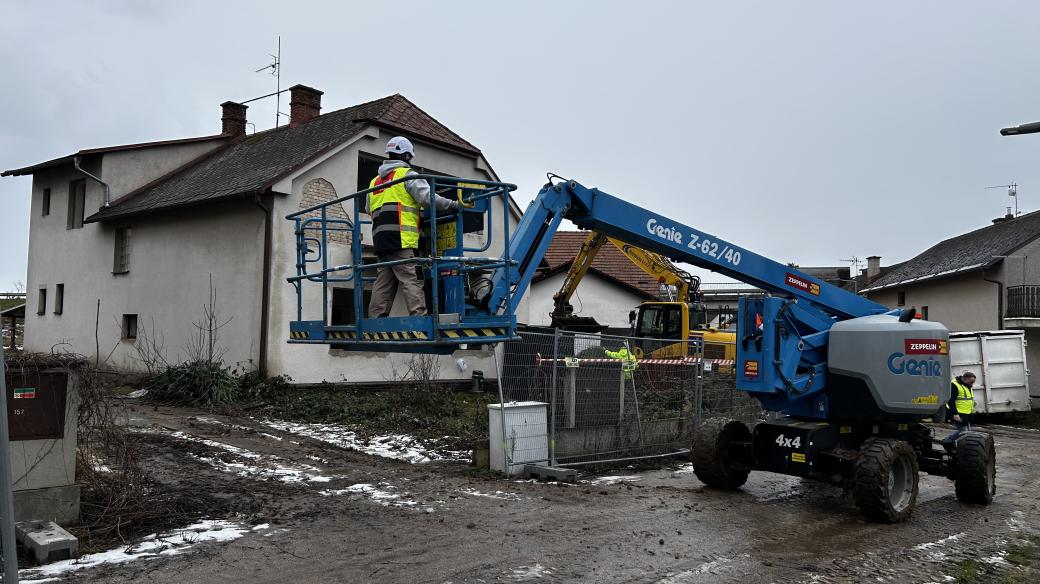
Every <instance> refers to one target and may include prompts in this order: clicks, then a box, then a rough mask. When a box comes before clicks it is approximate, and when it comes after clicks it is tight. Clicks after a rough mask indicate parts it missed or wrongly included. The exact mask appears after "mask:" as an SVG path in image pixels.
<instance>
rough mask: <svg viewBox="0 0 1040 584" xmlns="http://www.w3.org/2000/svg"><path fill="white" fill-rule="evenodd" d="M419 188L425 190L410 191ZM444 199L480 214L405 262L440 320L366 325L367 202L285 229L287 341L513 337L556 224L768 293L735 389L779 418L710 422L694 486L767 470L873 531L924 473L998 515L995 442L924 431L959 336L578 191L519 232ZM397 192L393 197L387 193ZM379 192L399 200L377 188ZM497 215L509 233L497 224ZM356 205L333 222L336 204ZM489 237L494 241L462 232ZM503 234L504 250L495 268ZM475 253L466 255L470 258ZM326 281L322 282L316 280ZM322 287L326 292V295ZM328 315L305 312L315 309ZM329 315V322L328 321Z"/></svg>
mask: <svg viewBox="0 0 1040 584" xmlns="http://www.w3.org/2000/svg"><path fill="white" fill-rule="evenodd" d="M408 178H409V180H410V179H413V178H417V177H414V176H410V177H408ZM418 178H422V179H426V180H428V181H430V183H431V186H432V188H433V190H434V192H454V193H457V196H459V197H460V198H462V199H463V200H465V201H468V202H472V203H473V205H474V207H473V208H472V209H468V210H467V213H468V214H469V215H468V216H467V215H464V211H463V210H459V211H458V212H454V213H450V214H448V215H445V216H440V217H438V216H437V215H436V214H435V213H434V211H433V210H432V209H431V210H427V211H424V212H423V215H424V223H423V226H422V228H421V231H423V232H425V234H426V240H427V241H428V242H429V243H428V249H429V256H428V257H423V258H416V259H413V260H408V261H409V262H411V263H414V264H416V265H418V266H419V267H421V268H422V270H423V271H424V272H425V273H426V274H427V275H428V276H429V277H430V279H429V286H430V302H429V304H428V306H429V307H430V308H431V315H430V316H422V317H387V318H379V319H370V318H365V315H364V306H363V302H362V301H361V299H362V287H363V285H364V283H365V282H368V281H371V280H372V279H374V276H373V275H372V274H371V270H373V269H375V268H376V267H378V266H380V265H386V264H387V263H383V264H364V263H363V262H362V261H361V242H362V236H363V233H362V227H363V225H364V224H365V223H370V221H369V220H368V219H365V218H363V217H362V215H361V209H362V208H363V203H364V195H366V194H367V193H368V192H369V191H371V190H372V189H366V190H364V191H360V192H359V193H355V194H354V195H348V196H346V197H342V198H340V199H336V200H333V201H329V202H327V203H323V204H321V205H317V206H314V207H311V208H309V209H304V210H302V211H299V212H296V213H293V214H292V215H289V216H288V218H289V219H290V220H292V221H294V223H295V227H296V231H295V232H296V242H297V262H296V266H297V274H296V276H294V277H292V278H289V281H290V282H291V283H292V284H293V285H294V286H295V287H296V290H297V299H298V300H297V315H296V317H297V318H296V320H295V321H293V322H291V323H290V327H289V330H290V339H289V342H294V343H325V344H333V345H336V346H337V347H339V348H344V349H352V350H376V351H406V352H424V353H449V352H451V351H452V350H454V349H456V348H458V347H459V345H461V344H470V343H492V342H498V341H505V340H509V339H511V338H513V337H514V334H515V326H516V318H515V311H516V308H517V305H518V304H519V302H520V300H521V298H522V297H523V294H524V292H525V291H526V289H527V286H528V285H529V284H530V282H531V278H532V277H533V276H534V274H535V271H536V270H537V268H538V265H539V263H540V261H541V259H542V257H543V255H544V254H545V251H546V249H547V248H548V246H549V242H550V241H551V239H552V237H553V235H554V234H555V232H556V231H557V229H558V227H559V225H560V223H561V221H563V219H568V220H570V221H571V222H573V223H574V224H575V225H577V226H578V227H579V228H582V229H587V230H590V231H595V232H599V233H603V234H604V235H606V236H608V237H614V238H617V239H619V240H622V241H626V242H628V243H630V244H632V245H636V246H639V247H641V248H644V249H646V250H649V251H652V252H654V253H657V254H660V255H662V256H665V257H669V258H673V259H674V260H676V261H681V262H685V263H689V264H692V265H695V266H698V267H702V268H706V269H710V270H713V271H716V272H719V273H721V274H723V275H725V276H728V277H731V278H734V279H737V280H740V281H743V282H746V283H749V284H752V285H754V286H756V287H758V288H760V289H762V290H765V291H766V292H767V293H769V294H770V295H769V296H766V297H764V298H747V297H745V298H741V299H740V303H739V306H738V317H737V351H736V386H737V388H738V389H741V390H743V391H746V392H748V393H749V394H751V395H752V396H754V397H756V398H757V399H758V400H759V401H760V402H761V404H762V405H763V407H764V408H765V409H766V410H769V411H773V412H777V413H779V414H780V417H779V419H777V420H774V421H769V422H761V423H759V424H757V425H756V426H755V427H754V429H753V430H752V429H749V428H748V427H747V426H746V425H744V424H743V423H742V422H739V421H735V420H722V419H712V420H708V421H706V422H705V423H704V424H702V425H701V427H700V428H699V429H698V430H697V432H696V434H695V436H694V444H693V450H692V458H693V465H694V471H695V474H696V475H697V477H698V478H699V479H700V480H701V481H702V482H704V483H705V484H707V485H709V486H713V487H719V488H725V489H736V488H738V487H740V486H741V485H743V484H744V482H745V481H746V480H747V478H748V474H749V473H750V471H751V470H768V471H772V472H779V473H783V474H789V475H796V476H802V477H808V478H814V479H819V480H826V481H836V482H839V483H843V484H846V485H848V486H850V487H851V491H852V494H853V496H854V499H855V501H856V504H857V506H858V507H859V508H860V509H861V510H862V511H863V512H864V513H865V514H866V515H868V516H869V517H871V518H874V519H877V520H882V521H890V522H894V521H901V520H904V519H906V518H907V517H909V515H910V513H911V511H912V510H913V507H914V504H915V502H916V499H917V493H918V472H919V470H924V471H925V472H928V473H930V474H936V475H941V476H946V477H949V478H950V479H952V480H953V481H954V484H955V490H956V493H957V496H958V498H959V499H961V500H962V501H965V502H968V503H981V504H988V503H989V502H990V501H991V500H992V498H993V494H994V491H995V482H994V479H995V459H996V454H995V450H994V443H993V439H992V437H990V436H989V435H987V434H983V433H978V432H966V433H964V434H962V435H961V436H960V438H959V439H958V440H957V441H956V443H954V444H949V445H944V447H938V446H937V443H936V441H935V440H934V439H933V438H932V432H931V429H930V428H929V427H928V426H925V425H924V424H922V423H921V420H923V419H925V418H928V417H931V416H933V415H935V414H936V413H937V411H938V410H939V408H940V406H941V405H942V404H943V403H944V402H945V401H946V396H948V395H949V387H950V385H949V383H950V379H951V375H950V359H949V354H948V347H949V332H948V331H947V329H946V327H944V326H943V325H941V324H939V323H937V322H930V321H923V320H916V319H914V309H912V308H911V309H907V310H903V311H893V310H889V309H887V308H885V307H884V306H882V305H880V304H877V303H875V302H872V301H870V300H868V299H866V298H863V297H860V296H858V295H856V294H853V293H851V292H848V291H846V290H843V289H841V288H839V287H837V286H833V285H831V284H828V283H826V282H824V281H822V280H819V279H817V278H814V277H812V276H809V275H807V274H805V273H802V272H800V271H798V270H797V269H794V268H791V267H789V266H786V265H784V264H782V263H779V262H776V261H773V260H770V259H768V258H765V257H763V256H760V255H758V254H755V253H753V252H751V251H748V250H746V249H743V248H741V247H738V246H736V245H734V244H732V243H729V242H728V241H726V240H723V239H721V238H719V237H716V236H714V235H711V234H709V233H705V232H703V231H700V230H697V229H694V228H692V227H689V226H687V225H683V224H681V223H678V222H676V221H673V220H671V219H668V218H667V217H664V216H662V215H658V214H657V213H653V212H651V211H648V210H646V209H643V208H641V207H638V206H636V205H634V204H632V203H630V202H628V201H626V200H624V199H622V198H619V197H616V196H613V195H610V194H608V193H605V192H603V191H600V190H598V189H595V188H589V187H586V186H584V185H582V184H580V183H578V182H577V181H574V180H565V179H562V178H560V177H557V176H555V175H550V180H549V183H548V184H546V185H545V186H544V187H543V188H542V189H541V191H540V192H539V193H538V196H537V197H535V199H534V201H532V202H531V204H530V205H528V207H527V210H526V211H525V212H524V214H523V217H522V218H521V219H520V222H519V225H518V226H517V227H516V229H515V232H514V233H511V230H510V228H509V218H508V216H507V214H508V204H506V200H505V199H506V198H507V197H508V196H509V193H510V192H511V191H512V190H514V189H515V188H516V187H515V186H514V185H511V184H507V183H501V182H493V181H476V180H468V179H457V178H450V177H439V176H432V175H420V176H419V177H418ZM391 184H392V183H391ZM382 186H383V187H385V186H388V185H382ZM492 198H497V199H499V200H500V201H501V204H499V205H498V206H497V207H498V208H499V209H501V211H502V218H501V220H500V222H496V221H495V219H496V218H494V217H492V210H493V209H494V208H495V206H493V205H490V204H489V201H490V200H491V199H492ZM344 202H346V203H349V204H352V205H353V212H352V214H351V216H350V218H349V219H334V218H331V217H330V214H329V213H328V212H327V210H328V208H329V207H330V206H331V205H336V204H340V203H344ZM474 216H476V217H477V218H478V219H480V221H477V222H476V229H478V230H483V232H484V234H485V236H486V239H485V241H483V242H475V243H473V242H467V241H466V239H465V237H464V236H465V232H466V231H469V230H472V229H474V224H475V223H474ZM337 230H338V231H349V235H350V237H349V241H350V251H351V257H352V261H351V262H350V263H349V264H343V265H333V264H332V263H331V262H330V261H329V257H330V247H329V241H328V236H329V233H330V232H334V231H337ZM495 230H501V231H502V243H501V246H500V247H497V248H496V250H495V252H494V253H500V254H501V255H500V256H498V257H495V256H486V255H483V254H485V253H487V252H488V251H489V250H491V248H492V246H493V241H492V240H493V237H492V236H493V235H494V231H495ZM467 254H469V255H467ZM319 266H320V268H319ZM312 283H318V284H320V290H315V289H314V288H315V287H314V286H313V285H311V284H312ZM334 283H335V284H338V285H342V284H344V283H350V284H352V285H353V286H354V295H355V304H354V310H355V313H354V315H353V316H354V319H353V323H352V324H347V325H331V324H330V323H329V319H328V312H329V310H328V288H329V287H330V285H333V284H334ZM305 300H306V304H308V305H312V304H313V303H314V302H316V301H317V302H320V304H319V306H320V309H319V310H317V311H314V309H313V308H311V311H313V314H312V313H311V312H308V316H309V317H310V318H309V319H305V318H304V304H305ZM319 316H320V318H318V317H319Z"/></svg>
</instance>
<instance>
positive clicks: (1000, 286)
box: [982, 270, 1004, 330]
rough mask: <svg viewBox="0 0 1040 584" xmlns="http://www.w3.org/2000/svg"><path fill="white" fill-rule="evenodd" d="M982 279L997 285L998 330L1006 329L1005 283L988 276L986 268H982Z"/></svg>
mask: <svg viewBox="0 0 1040 584" xmlns="http://www.w3.org/2000/svg"><path fill="white" fill-rule="evenodd" d="M982 279H983V280H984V281H986V282H989V283H990V284H996V285H997V330H1004V283H1003V282H1001V281H999V280H990V279H989V278H987V277H986V270H982Z"/></svg>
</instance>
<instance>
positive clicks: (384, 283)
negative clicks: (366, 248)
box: [368, 249, 426, 318]
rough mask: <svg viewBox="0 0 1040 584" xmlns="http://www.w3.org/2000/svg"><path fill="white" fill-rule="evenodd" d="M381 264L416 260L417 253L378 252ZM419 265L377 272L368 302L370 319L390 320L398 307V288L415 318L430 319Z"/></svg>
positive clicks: (402, 265)
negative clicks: (385, 317)
mask: <svg viewBox="0 0 1040 584" xmlns="http://www.w3.org/2000/svg"><path fill="white" fill-rule="evenodd" d="M376 257H377V258H378V260H379V261H380V262H389V261H394V260H405V259H409V258H413V257H415V250H414V249H400V250H395V251H381V252H376ZM417 269H418V266H416V265H415V264H397V265H395V266H384V267H382V268H376V281H375V283H374V284H373V285H372V299H371V300H369V302H368V317H369V318H380V317H383V316H390V309H391V308H393V306H394V298H395V297H396V296H397V288H398V284H400V288H401V293H402V294H404V303H405V306H407V307H408V314H409V315H411V316H426V297H425V295H423V285H422V281H420V280H419V274H418V273H417V272H416V270H417Z"/></svg>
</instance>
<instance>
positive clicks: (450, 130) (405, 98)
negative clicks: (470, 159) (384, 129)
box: [380, 93, 480, 152]
mask: <svg viewBox="0 0 1040 584" xmlns="http://www.w3.org/2000/svg"><path fill="white" fill-rule="evenodd" d="M393 97H398V98H401V99H403V100H404V101H406V102H408V104H409V105H411V106H412V107H414V108H415V109H417V110H419V111H420V112H422V113H423V115H425V116H427V117H428V118H430V119H431V120H433V121H435V122H437V124H438V125H439V126H441V127H442V128H444V129H445V130H447V131H448V133H449V134H451V135H452V136H455V137H456V138H458V139H459V140H462V141H463V142H465V143H466V144H468V145H470V146H472V147H473V149H474V150H476V151H478V152H479V151H480V148H477V147H476V145H474V144H473V143H472V142H470V141H469V140H467V139H465V138H463V137H462V136H460V135H459V134H458V133H457V132H455V131H454V130H452V129H451V128H449V127H448V126H447V125H445V124H444V123H443V122H441V121H440V120H438V119H437V118H435V117H433V116H432V115H430V112H428V111H426V110H424V109H423V108H421V107H419V106H418V105H416V104H415V102H414V101H412V100H410V99H408V98H407V97H405V96H403V95H401V94H400V93H395V94H394V95H393ZM383 113H385V112H383ZM380 115H382V114H380Z"/></svg>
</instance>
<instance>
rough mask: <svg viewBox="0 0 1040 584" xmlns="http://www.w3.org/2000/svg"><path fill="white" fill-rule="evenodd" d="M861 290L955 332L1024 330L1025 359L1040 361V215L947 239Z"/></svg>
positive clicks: (1008, 220) (999, 221)
mask: <svg viewBox="0 0 1040 584" xmlns="http://www.w3.org/2000/svg"><path fill="white" fill-rule="evenodd" d="M861 293H862V294H864V295H866V296H867V297H868V298H870V299H871V300H874V301H876V302H880V303H881V304H884V305H886V306H889V307H892V308H902V307H915V308H916V309H917V312H918V313H920V315H921V317H922V318H925V319H929V320H936V321H939V322H941V323H943V324H945V325H946V326H947V328H949V329H950V330H951V331H986V330H1000V329H1021V330H1024V331H1025V335H1026V341H1027V343H1028V345H1027V347H1026V358H1027V360H1028V362H1029V363H1034V364H1036V363H1040V211H1034V212H1032V213H1027V214H1024V215H1020V216H1018V217H1015V216H1014V215H1011V214H1008V215H1006V216H1004V217H1001V218H998V219H994V220H993V224H992V225H988V226H986V227H983V228H981V229H976V230H975V231H971V232H968V233H964V234H961V235H958V236H956V237H951V238H950V239H947V240H945V241H941V242H939V243H937V244H935V245H933V246H932V247H930V248H928V249H927V250H925V251H924V252H922V253H920V254H918V255H917V256H915V257H914V258H913V259H910V260H909V261H906V262H904V263H902V264H899V265H897V266H893V267H892V268H890V269H889V270H888V271H887V272H886V273H884V274H882V275H880V277H878V278H876V279H874V280H873V281H871V282H870V283H869V284H868V285H867V286H866V287H865V288H864V289H862V290H861Z"/></svg>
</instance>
